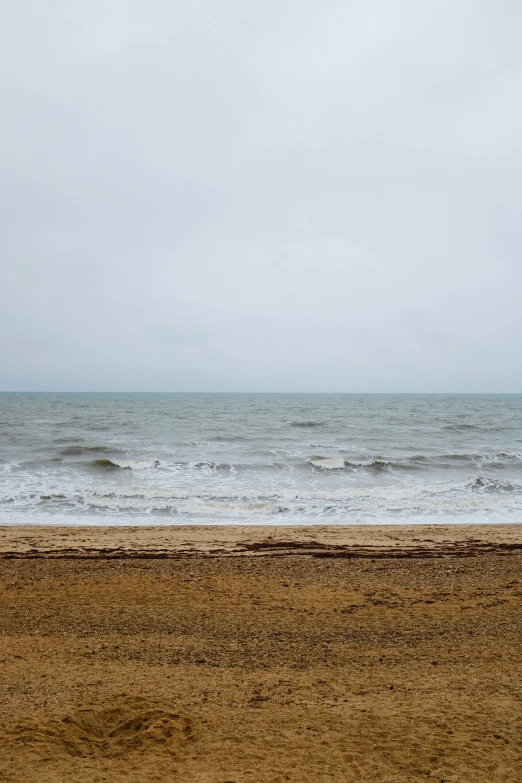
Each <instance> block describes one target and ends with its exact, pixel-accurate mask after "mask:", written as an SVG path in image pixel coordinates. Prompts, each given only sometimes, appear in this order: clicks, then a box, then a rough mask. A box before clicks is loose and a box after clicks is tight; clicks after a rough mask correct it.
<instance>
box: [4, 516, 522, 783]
mask: <svg viewBox="0 0 522 783" xmlns="http://www.w3.org/2000/svg"><path fill="white" fill-rule="evenodd" d="M521 598H522V526H517V525H498V526H415V527H404V526H368V527H335V526H331V527H291V528H290V527H289V528H283V527H255V526H252V527H241V528H239V527H233V526H226V527H225V526H219V527H218V526H216V527H189V526H187V527H148V528H143V527H142V528H136V527H134V528H128V527H126V528H123V527H116V528H93V527H89V528H87V527H75V528H63V527H62V528H59V527H54V528H52V527H29V526H28V527H14V526H13V527H3V528H0V782H1V781H9V782H11V781H12V782H13V783H15V781H16V783H36V781H38V783H91V782H93V781H107V783H119V782H120V781H126V783H127V782H128V783H145V782H147V783H148V781H163V782H167V781H187V783H188V782H189V781H190V783H192V782H195V783H227V782H228V783H231V782H232V781H234V783H245V781H256V782H257V781H259V783H265V781H266V783H268V782H270V783H279V781H288V780H289V781H294V782H296V783H301V782H302V783H308V782H309V783H312V781H314V783H315V781H343V783H344V782H346V781H368V783H369V782H370V781H372V783H391V781H401V782H402V781H420V780H434V781H437V783H439V781H444V783H450V781H451V782H453V781H455V782H456V781H473V782H474V783H480V782H482V781H502V783H510V782H511V781H513V783H515V781H516V782H517V783H519V781H520V780H522V612H521Z"/></svg>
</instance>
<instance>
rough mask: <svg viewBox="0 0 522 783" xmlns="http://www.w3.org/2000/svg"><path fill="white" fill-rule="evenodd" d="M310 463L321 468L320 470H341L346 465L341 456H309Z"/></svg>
mask: <svg viewBox="0 0 522 783" xmlns="http://www.w3.org/2000/svg"><path fill="white" fill-rule="evenodd" d="M309 462H310V464H311V465H313V466H314V468H321V470H343V469H344V468H345V467H346V463H345V461H344V459H342V458H341V457H320V456H316V457H311V458H310V460H309Z"/></svg>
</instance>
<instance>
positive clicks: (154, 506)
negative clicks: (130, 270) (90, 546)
mask: <svg viewBox="0 0 522 783" xmlns="http://www.w3.org/2000/svg"><path fill="white" fill-rule="evenodd" d="M477 522H489V523H492V522H494V523H501V522H522V395H519V394H511V395H502V394H491V395H490V394H455V395H452V394H130V393H129V394H102V393H100V394H61V393H53V394H47V393H2V394H0V524H3V525H10V524H22V523H23V524H59V525H78V524H82V525H91V524H92V525H151V524H154V525H158V524H159V525H178V524H268V525H270V524H274V525H275V524H296V525H303V524H370V523H380V524H386V523H395V524H397V523H404V524H406V523H408V524H411V523H477Z"/></svg>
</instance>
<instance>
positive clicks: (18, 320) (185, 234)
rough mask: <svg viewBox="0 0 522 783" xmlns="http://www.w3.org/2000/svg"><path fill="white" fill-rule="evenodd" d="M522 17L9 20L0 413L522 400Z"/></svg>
mask: <svg viewBox="0 0 522 783" xmlns="http://www.w3.org/2000/svg"><path fill="white" fill-rule="evenodd" d="M521 40H522V4H521V3H520V2H519V0H382V1H381V0H277V1H276V0H265V2H263V3H246V2H244V0H183V1H181V0H60V1H59V2H58V0H46V2H41V0H17V2H16V3H9V2H3V3H0V105H1V106H2V117H1V120H0V389H1V390H4V391H7V390H40V391H51V390H59V391H281V392H292V391H296V392H298V391H307V392H316V391H317V392H328V391H332V392H343V391H346V392H441V391H455V392H520V391H522V305H521V303H522V233H521V232H522V102H521V101H520V96H521V95H522V46H521Z"/></svg>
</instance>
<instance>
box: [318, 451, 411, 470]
mask: <svg viewBox="0 0 522 783" xmlns="http://www.w3.org/2000/svg"><path fill="white" fill-rule="evenodd" d="M307 461H308V462H309V463H310V464H311V465H313V466H314V468H321V470H343V469H345V468H348V469H351V470H360V469H370V470H377V471H381V470H390V469H391V468H393V467H399V466H400V465H399V463H393V462H390V461H388V460H385V459H382V458H380V457H376V458H375V459H361V460H349V459H344V458H343V457H322V456H321V455H319V454H316V455H314V456H313V457H310V459H309V460H307ZM401 467H402V466H401Z"/></svg>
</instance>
